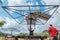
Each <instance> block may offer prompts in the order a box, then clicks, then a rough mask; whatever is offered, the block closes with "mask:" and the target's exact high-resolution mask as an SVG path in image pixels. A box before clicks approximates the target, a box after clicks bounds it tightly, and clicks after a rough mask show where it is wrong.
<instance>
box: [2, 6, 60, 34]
mask: <svg viewBox="0 0 60 40" xmlns="http://www.w3.org/2000/svg"><path fill="white" fill-rule="evenodd" d="M50 6H52V8H51V9H50V10H52V9H54V8H56V9H55V10H54V12H55V11H56V10H57V9H58V7H59V6H60V5H21V6H2V8H3V9H4V10H5V11H6V12H7V13H8V14H9V12H8V11H7V10H10V11H12V10H11V9H10V8H9V7H29V10H28V11H30V12H28V13H29V14H30V13H31V9H30V7H50ZM6 9H7V10H6ZM47 9H49V8H47ZM13 10H16V9H13ZM16 11H20V12H23V13H24V12H25V10H16ZM32 11H34V10H32ZM47 11H49V10H47ZM12 12H14V13H17V14H19V13H18V12H15V11H12ZM54 12H53V13H52V15H53V14H54ZM9 15H10V16H11V17H12V18H13V19H14V20H15V19H16V18H19V17H22V16H25V15H22V14H19V15H21V16H19V17H16V18H14V17H13V16H12V15H11V14H9ZM26 15H27V14H26ZM52 15H51V16H52ZM30 17H31V16H30ZM49 19H50V18H49ZM49 19H48V20H49ZM25 20H26V19H25ZM37 20H39V19H37ZM48 20H47V21H48ZM15 21H16V20H15ZM35 21H36V20H35ZM16 22H17V21H16ZM41 22H42V21H41ZM17 23H19V22H17ZM21 23H22V22H21ZM21 23H19V24H21ZM31 24H32V19H31V18H30V29H31ZM42 24H43V23H42ZM36 25H37V24H36ZM39 25H40V24H39ZM43 25H44V24H43ZM30 33H31V30H30Z"/></svg>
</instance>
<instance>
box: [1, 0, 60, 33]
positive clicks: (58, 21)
mask: <svg viewBox="0 0 60 40" xmlns="http://www.w3.org/2000/svg"><path fill="white" fill-rule="evenodd" d="M1 1H2V2H3V4H0V21H1V20H3V21H6V24H4V26H3V28H9V27H15V28H17V29H18V30H20V32H22V33H29V31H28V29H27V27H26V26H27V25H24V26H23V25H20V24H18V23H17V22H16V21H14V20H13V19H12V18H11V17H10V16H9V15H8V14H7V13H6V12H5V11H4V10H3V9H2V6H19V5H60V1H59V0H57V1H56V0H55V1H53V0H49V1H48V0H31V1H32V2H31V3H30V0H1ZM51 2H52V3H51ZM14 9H15V8H14ZM16 9H18V10H20V9H23V10H28V8H16ZM33 9H34V10H36V9H38V10H40V9H43V10H44V8H42V7H41V8H39V7H37V8H33ZM51 12H53V10H51V11H50V12H48V13H49V14H51ZM9 13H10V14H14V13H12V12H9ZM59 13H60V7H59V8H58V9H57V11H56V12H55V13H54V15H52V17H51V18H50V19H49V21H48V22H47V23H46V24H45V25H36V30H35V31H34V32H35V33H41V32H42V31H43V30H47V29H48V27H49V24H53V25H54V26H56V28H57V29H60V27H59V26H60V17H59V16H60V14H59ZM20 14H22V13H20ZM25 14H27V13H25ZM15 16H19V15H15V14H14V17H15ZM16 20H17V21H18V19H16ZM19 20H20V21H22V20H23V19H22V17H21V18H20V19H19ZM23 22H24V21H23ZM24 23H25V22H24ZM1 31H2V30H1ZM23 31H24V32H23ZM3 32H4V31H3ZM8 33H10V32H8ZM16 33H18V32H16Z"/></svg>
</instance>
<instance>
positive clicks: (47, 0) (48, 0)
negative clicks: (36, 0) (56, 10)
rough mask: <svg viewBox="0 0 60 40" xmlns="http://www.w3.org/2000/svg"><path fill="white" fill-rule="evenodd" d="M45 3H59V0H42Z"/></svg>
mask: <svg viewBox="0 0 60 40" xmlns="http://www.w3.org/2000/svg"><path fill="white" fill-rule="evenodd" d="M42 2H45V4H46V5H60V0H42Z"/></svg>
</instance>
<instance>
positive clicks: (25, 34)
mask: <svg viewBox="0 0 60 40" xmlns="http://www.w3.org/2000/svg"><path fill="white" fill-rule="evenodd" d="M17 36H28V34H27V33H20V34H18V35H17Z"/></svg>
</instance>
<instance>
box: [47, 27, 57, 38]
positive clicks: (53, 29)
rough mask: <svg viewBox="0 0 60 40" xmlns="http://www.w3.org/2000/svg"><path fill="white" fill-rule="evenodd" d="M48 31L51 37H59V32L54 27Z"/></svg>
mask: <svg viewBox="0 0 60 40" xmlns="http://www.w3.org/2000/svg"><path fill="white" fill-rule="evenodd" d="M48 30H49V34H50V36H52V37H54V36H57V35H58V30H57V29H56V28H54V27H52V26H50V27H49V29H48Z"/></svg>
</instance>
